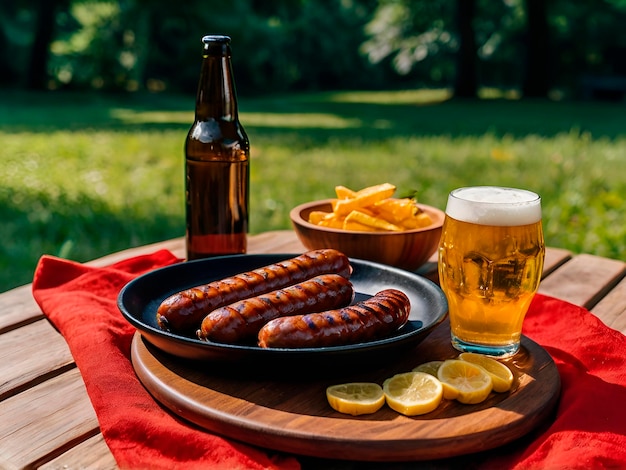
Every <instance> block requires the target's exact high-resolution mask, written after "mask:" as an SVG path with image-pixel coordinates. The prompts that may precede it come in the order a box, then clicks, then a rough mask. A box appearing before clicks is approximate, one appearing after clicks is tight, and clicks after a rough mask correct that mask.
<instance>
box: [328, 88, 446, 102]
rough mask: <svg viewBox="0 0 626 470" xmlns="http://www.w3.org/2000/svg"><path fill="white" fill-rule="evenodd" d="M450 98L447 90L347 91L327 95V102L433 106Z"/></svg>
mask: <svg viewBox="0 0 626 470" xmlns="http://www.w3.org/2000/svg"><path fill="white" fill-rule="evenodd" d="M451 97H452V91H451V90H447V89H436V90H430V89H422V90H399V91H361V92H358V91H348V92H338V93H333V94H331V95H329V98H328V101H331V102H335V103H369V104H383V105H384V104H409V103H414V104H434V103H440V102H442V101H446V100H448V99H450V98H451Z"/></svg>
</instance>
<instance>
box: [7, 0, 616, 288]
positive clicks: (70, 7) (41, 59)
mask: <svg viewBox="0 0 626 470" xmlns="http://www.w3.org/2000/svg"><path fill="white" fill-rule="evenodd" d="M0 24H1V28H0V143H1V145H0V220H1V221H2V222H0V239H2V241H3V242H2V243H1V244H0V291H3V290H6V289H9V288H12V287H15V286H18V285H21V284H24V283H27V282H30V281H31V280H32V274H33V270H34V267H35V266H36V263H37V260H38V259H39V257H40V256H41V255H42V254H44V253H47V254H52V255H56V256H62V257H67V258H70V259H74V260H77V261H86V260H89V259H93V258H95V257H98V256H102V255H105V254H107V253H110V252H112V251H117V250H121V249H124V248H128V247H132V246H137V245H141V244H145V243H150V242H156V241H160V240H164V239H167V238H172V237H179V236H183V235H184V230H185V222H184V175H183V172H184V170H183V163H184V156H183V142H184V139H185V136H186V133H187V130H188V129H189V127H190V125H191V123H192V121H193V110H194V95H195V91H196V87H197V81H198V77H199V71H200V61H201V48H202V45H201V38H202V36H204V35H206V34H226V35H230V36H231V37H232V50H233V67H234V73H235V80H236V84H237V91H238V95H239V106H240V117H241V121H242V123H243V124H244V126H245V128H246V130H247V132H248V135H249V136H250V140H251V143H252V164H251V200H250V209H251V220H250V231H251V233H258V232H261V231H265V230H276V229H287V228H290V222H289V217H288V213H289V209H290V208H291V207H293V206H295V205H296V204H299V203H302V202H305V201H308V200H312V199H322V198H328V197H332V196H333V194H334V186H335V185H339V184H341V185H345V186H348V187H352V188H353V189H360V188H362V187H365V186H368V185H373V184H379V183H383V182H390V183H393V184H395V185H396V186H397V187H398V194H397V195H398V196H404V195H407V194H413V193H416V194H417V195H418V200H419V201H420V202H423V203H425V204H430V205H434V206H437V207H439V208H442V209H443V208H444V207H445V202H446V198H447V194H448V192H449V191H450V190H451V189H454V188H455V187H459V186H463V185H471V184H498V185H508V186H518V187H526V188H528V189H531V190H534V191H536V192H538V193H540V194H541V195H542V199H543V207H544V230H545V234H546V241H547V243H548V244H549V245H551V246H557V247H561V248H565V249H569V250H571V251H573V252H587V253H592V254H597V255H601V256H607V257H612V258H618V259H625V258H626V224H625V223H624V220H625V219H626V178H624V176H623V175H624V174H626V132H625V129H626V97H625V94H626V28H624V25H625V24H626V0H580V1H576V2H572V1H568V0H545V1H544V0H439V1H431V0H423V1H418V0H315V1H314V0H231V1H228V2H223V1H222V2H218V1H206V0H205V1H198V0H187V1H184V2H171V1H166V0H118V1H115V0H8V1H3V2H1V3H0Z"/></svg>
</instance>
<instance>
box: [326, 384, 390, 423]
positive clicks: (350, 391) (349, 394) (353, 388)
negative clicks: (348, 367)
mask: <svg viewBox="0 0 626 470" xmlns="http://www.w3.org/2000/svg"><path fill="white" fill-rule="evenodd" d="M326 399H327V400H328V403H329V404H330V406H331V407H332V408H333V409H334V410H336V411H339V412H340V413H345V414H350V415H352V416H358V415H364V414H371V413H375V412H376V411H378V410H379V409H380V408H381V407H382V406H383V405H384V404H385V395H384V393H383V389H382V387H381V386H380V385H378V384H376V383H371V382H351V383H346V384H339V385H331V386H330V387H328V388H327V389H326Z"/></svg>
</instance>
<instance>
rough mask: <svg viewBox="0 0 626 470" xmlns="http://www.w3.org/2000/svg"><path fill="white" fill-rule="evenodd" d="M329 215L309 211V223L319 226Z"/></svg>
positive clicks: (322, 212)
mask: <svg viewBox="0 0 626 470" xmlns="http://www.w3.org/2000/svg"><path fill="white" fill-rule="evenodd" d="M329 214H332V212H324V211H311V212H310V213H309V222H311V223H312V224H315V225H319V223H320V222H322V221H323V220H324V219H325V218H326V217H327V216H328V215H329Z"/></svg>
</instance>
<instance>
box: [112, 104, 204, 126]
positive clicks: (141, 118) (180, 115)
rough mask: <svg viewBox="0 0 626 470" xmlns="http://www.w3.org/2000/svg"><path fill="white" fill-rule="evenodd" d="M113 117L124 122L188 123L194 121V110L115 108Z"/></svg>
mask: <svg viewBox="0 0 626 470" xmlns="http://www.w3.org/2000/svg"><path fill="white" fill-rule="evenodd" d="M110 115H111V118H112V119H115V120H118V121H120V122H121V123H123V124H188V125H190V124H191V123H192V122H193V111H188V112H186V111H137V110H134V109H120V108H113V109H111V112H110Z"/></svg>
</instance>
